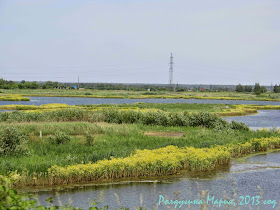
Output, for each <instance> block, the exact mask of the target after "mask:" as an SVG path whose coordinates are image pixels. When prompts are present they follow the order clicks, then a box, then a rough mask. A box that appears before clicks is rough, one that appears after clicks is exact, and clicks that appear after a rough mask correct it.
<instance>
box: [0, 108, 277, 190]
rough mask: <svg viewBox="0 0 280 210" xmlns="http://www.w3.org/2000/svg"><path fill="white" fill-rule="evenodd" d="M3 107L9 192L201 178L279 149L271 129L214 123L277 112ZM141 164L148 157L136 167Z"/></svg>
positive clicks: (0, 160) (1, 165) (0, 162)
mask: <svg viewBox="0 0 280 210" xmlns="http://www.w3.org/2000/svg"><path fill="white" fill-rule="evenodd" d="M1 108H3V109H15V110H17V111H14V112H2V113H0V127H1V129H0V134H1V136H2V138H1V139H0V143H1V144H0V146H1V151H4V152H2V153H1V154H0V175H4V176H7V177H9V178H11V179H12V180H13V181H14V184H15V186H22V185H49V184H62V183H63V184H67V183H74V182H80V181H93V180H97V179H102V178H118V177H128V176H155V175H156V176H158V175H166V174H173V173H177V172H178V171H179V170H180V169H183V168H185V169H188V170H192V171H193V170H194V171H206V170H212V169H214V168H215V167H216V165H218V164H227V163H228V162H229V160H230V157H236V156H239V155H242V154H249V153H252V152H258V151H264V150H266V149H276V148H279V145H280V141H279V139H280V133H279V132H278V131H277V130H271V131H267V130H262V131H250V130H249V128H248V127H247V126H246V125H245V124H243V123H237V122H231V123H229V122H227V121H226V120H224V119H222V118H221V117H220V116H219V115H228V116H230V115H236V114H247V113H255V112H256V110H257V109H276V108H280V106H258V105H224V104H219V105H212V104H149V103H136V104H119V105H88V106H86V105H83V106H68V105H65V104H48V105H41V106H24V105H5V106H2V107H1ZM210 112H212V113H210ZM11 124H12V125H11ZM41 132H42V134H43V136H42V138H40V133H41ZM147 133H149V134H153V135H147ZM159 133H160V134H161V135H158V134H159ZM169 133H173V134H176V133H178V134H180V135H168V134H169ZM181 134H182V135H181ZM27 140H28V141H27ZM144 157H150V158H148V159H147V160H146V162H145V161H144V162H141V161H140V159H141V160H142V159H143V158H144ZM160 160H161V162H160ZM139 161H140V162H139ZM150 161H151V162H150ZM127 162H129V163H131V165H129V164H128V165H127ZM112 164H113V165H112ZM147 164H148V165H149V167H148V165H147ZM104 165H105V166H106V167H107V166H108V168H106V167H105V166H104ZM104 167H105V168H104ZM137 167H138V168H137ZM139 167H140V168H139ZM81 173H82V174H81ZM75 174H76V175H75Z"/></svg>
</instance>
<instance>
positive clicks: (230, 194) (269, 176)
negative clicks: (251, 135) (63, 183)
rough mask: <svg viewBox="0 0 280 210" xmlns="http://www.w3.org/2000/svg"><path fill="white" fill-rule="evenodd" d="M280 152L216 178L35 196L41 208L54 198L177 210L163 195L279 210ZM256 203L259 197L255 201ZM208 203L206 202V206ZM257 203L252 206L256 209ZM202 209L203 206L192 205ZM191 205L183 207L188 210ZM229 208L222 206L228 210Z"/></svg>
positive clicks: (147, 180)
mask: <svg viewBox="0 0 280 210" xmlns="http://www.w3.org/2000/svg"><path fill="white" fill-rule="evenodd" d="M279 176H280V152H275V153H267V154H260V155H256V156H252V157H248V158H246V159H243V160H242V161H235V162H233V163H232V164H231V166H230V167H227V168H221V169H219V170H217V171H216V172H215V173H214V174H206V175H205V174H204V175H203V176H202V175H200V174H197V175H190V174H189V173H188V172H185V171H183V172H182V173H181V174H180V175H174V176H169V177H164V178H157V179H155V178H145V179H142V180H137V181H135V180H134V181H133V180H131V181H123V182H121V181H120V182H115V183H110V184H100V185H93V186H77V187H72V188H68V189H63V190H50V191H39V192H34V194H35V195H36V196H37V198H38V199H39V201H40V202H41V204H44V205H47V204H46V202H45V199H47V198H48V197H53V198H54V203H55V204H57V205H61V204H65V203H68V204H73V205H75V206H79V207H82V206H83V207H85V208H88V207H89V206H90V205H89V203H90V201H92V200H96V201H98V202H101V204H100V206H102V207H103V206H105V205H109V207H110V208H109V209H113V208H119V207H121V206H124V207H129V208H130V209H134V207H136V206H142V207H146V208H147V209H151V208H155V209H174V205H164V204H163V203H161V205H159V197H160V195H162V196H163V197H164V199H165V200H166V199H168V200H171V199H172V200H195V199H202V193H203V191H204V192H205V196H204V197H205V199H207V196H208V195H209V196H210V197H209V198H212V196H215V200H216V199H219V200H220V199H221V198H222V199H223V200H224V199H228V200H230V199H236V200H235V202H236V206H235V207H234V208H233V209H235V208H236V207H239V208H240V209H248V207H249V204H244V205H241V204H242V203H240V202H241V201H242V198H241V197H240V196H244V197H245V196H250V198H253V197H254V196H261V197H260V198H259V200H260V204H258V205H257V206H258V207H260V209H273V208H272V207H273V204H264V201H265V200H275V201H276V202H277V204H276V205H275V207H277V208H278V207H279V199H280V190H279V189H280V182H279ZM254 198H255V199H256V198H257V197H254ZM206 201H207V200H205V202H206ZM255 205H256V203H255V204H254V205H252V200H251V203H250V206H252V207H253V209H256V206H255ZM190 206H191V208H192V209H199V208H200V207H201V205H194V204H192V205H190ZM186 207H187V205H184V206H182V209H186ZM224 207H225V205H222V209H224ZM217 208H218V206H217V205H214V204H212V203H211V202H209V203H208V205H207V209H217Z"/></svg>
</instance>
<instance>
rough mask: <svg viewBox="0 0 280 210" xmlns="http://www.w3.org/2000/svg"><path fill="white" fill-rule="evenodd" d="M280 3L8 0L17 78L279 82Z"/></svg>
mask: <svg viewBox="0 0 280 210" xmlns="http://www.w3.org/2000/svg"><path fill="white" fill-rule="evenodd" d="M279 22H280V1H279V0H231V1H224V0H195V1H194V0H192V1H190V0H172V1H171V0H149V1H148V0H141V1H140V0H139V1H138V0H130V1H128V0H126V1H125V0H123V1H120V0H114V1H112V0H111V1H109V0H79V1H77V0H59V1H51V0H0V77H3V78H5V79H9V80H22V79H25V80H31V81H33V80H40V81H47V80H53V81H61V82H67V81H76V80H77V78H78V76H79V77H80V81H81V82H125V83H168V68H169V67H168V62H169V56H170V53H171V52H173V55H174V62H175V66H174V83H177V82H178V83H184V84H194V83H196V84H197V83H198V84H238V83H242V84H254V83H255V82H259V83H261V84H266V85H270V83H271V82H272V83H273V84H275V83H280V79H279V76H280V73H279V72H280V59H279V54H280V25H279Z"/></svg>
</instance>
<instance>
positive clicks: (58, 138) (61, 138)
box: [49, 131, 70, 144]
mask: <svg viewBox="0 0 280 210" xmlns="http://www.w3.org/2000/svg"><path fill="white" fill-rule="evenodd" d="M54 135H55V137H53V136H49V139H50V140H51V141H52V142H53V143H55V144H64V143H67V142H70V135H69V134H67V133H65V132H63V131H58V132H56V133H55V134H54Z"/></svg>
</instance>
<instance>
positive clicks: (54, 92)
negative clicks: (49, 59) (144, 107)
mask: <svg viewBox="0 0 280 210" xmlns="http://www.w3.org/2000/svg"><path fill="white" fill-rule="evenodd" d="M1 91H2V92H3V93H5V94H20V95H23V96H39V97H41V96H45V97H93V98H143V99H144V98H170V99H179V98H185V99H217V100H253V101H280V94H279V93H263V94H261V95H259V96H257V95H255V94H254V93H237V92H189V91H186V92H168V91H154V92H150V91H125V90H116V91H114V90H90V89H83V90H61V89H49V90H48V89H34V90H31V89H17V90H1Z"/></svg>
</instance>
